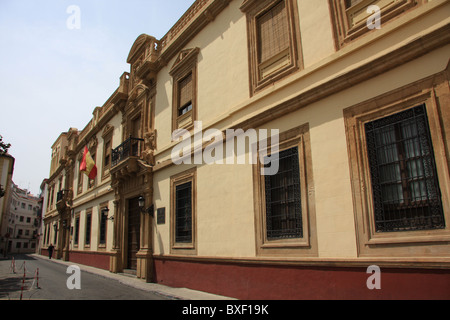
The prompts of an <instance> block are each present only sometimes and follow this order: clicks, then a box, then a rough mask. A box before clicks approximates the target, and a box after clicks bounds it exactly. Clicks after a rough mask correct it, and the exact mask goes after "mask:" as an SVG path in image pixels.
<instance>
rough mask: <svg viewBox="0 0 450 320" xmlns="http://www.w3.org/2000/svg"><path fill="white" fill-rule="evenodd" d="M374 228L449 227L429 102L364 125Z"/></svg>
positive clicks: (395, 229)
mask: <svg viewBox="0 0 450 320" xmlns="http://www.w3.org/2000/svg"><path fill="white" fill-rule="evenodd" d="M365 131H366V139H367V148H368V158H369V167H370V174H371V179H372V192H373V202H374V218H375V229H376V232H396V231H415V230H433V229H443V228H445V220H444V213H443V207H442V202H441V193H440V188H439V181H438V177H437V171H436V164H435V159H434V151H433V145H432V142H431V136H430V130H429V126H428V118H427V114H426V107H425V105H424V104H423V105H420V106H417V107H415V108H412V109H408V110H406V111H403V112H400V113H397V114H394V115H392V116H388V117H385V118H382V119H379V120H376V121H373V122H370V123H367V124H366V125H365Z"/></svg>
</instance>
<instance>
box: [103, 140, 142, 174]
mask: <svg viewBox="0 0 450 320" xmlns="http://www.w3.org/2000/svg"><path fill="white" fill-rule="evenodd" d="M142 141H144V139H139V138H133V137H129V138H128V139H127V140H125V141H124V142H123V143H122V144H121V145H120V146H118V147H117V148H116V149H114V150H113V151H112V154H111V166H112V167H115V166H117V165H118V164H119V163H121V162H122V161H124V160H126V159H128V158H129V157H139V156H140V153H141V142H142Z"/></svg>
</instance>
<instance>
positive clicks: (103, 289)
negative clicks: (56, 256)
mask: <svg viewBox="0 0 450 320" xmlns="http://www.w3.org/2000/svg"><path fill="white" fill-rule="evenodd" d="M24 268H26V272H25V285H24V290H21V288H22V282H23V278H24ZM15 269H16V270H15V271H16V273H13V272H12V270H11V260H0V300H9V299H11V300H18V299H20V296H21V293H22V299H23V300H167V298H166V297H163V296H160V295H158V294H156V293H153V292H147V291H143V290H139V289H136V288H132V287H129V286H126V285H124V284H122V283H120V282H119V281H116V280H113V279H108V278H104V277H101V276H98V275H95V274H92V273H87V272H83V271H81V277H80V280H81V281H80V282H81V290H76V289H74V290H70V289H68V288H67V280H68V278H69V277H70V276H71V275H72V274H68V273H67V266H65V265H61V264H58V263H54V262H52V261H50V260H45V259H35V258H33V257H31V256H27V255H16V256H15ZM37 269H39V278H38V280H39V288H36V286H37V281H36V270H37Z"/></svg>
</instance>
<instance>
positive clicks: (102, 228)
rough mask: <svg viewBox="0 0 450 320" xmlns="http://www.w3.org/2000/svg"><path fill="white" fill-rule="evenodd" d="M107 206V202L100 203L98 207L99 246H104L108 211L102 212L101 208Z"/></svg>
mask: <svg viewBox="0 0 450 320" xmlns="http://www.w3.org/2000/svg"><path fill="white" fill-rule="evenodd" d="M104 208H108V204H107V203H105V204H101V205H100V207H99V211H100V232H99V239H98V243H99V245H100V246H102V247H104V246H105V245H106V228H107V222H108V211H106V213H104V211H103V209H104Z"/></svg>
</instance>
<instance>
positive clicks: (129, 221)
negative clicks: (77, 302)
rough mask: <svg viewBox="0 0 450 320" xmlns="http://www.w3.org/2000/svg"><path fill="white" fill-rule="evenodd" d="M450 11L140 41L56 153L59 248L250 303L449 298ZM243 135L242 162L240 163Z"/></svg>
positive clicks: (250, 22)
mask: <svg viewBox="0 0 450 320" xmlns="http://www.w3.org/2000/svg"><path fill="white" fill-rule="evenodd" d="M449 12H450V1H448V0H433V1H430V0H417V1H413V0H403V1H394V0H352V1H344V0H314V1H311V0H197V1H195V2H194V3H193V5H192V6H191V7H190V8H189V9H188V10H187V12H186V13H185V14H184V15H183V16H182V17H181V18H180V19H179V21H178V22H177V23H176V24H175V25H174V26H173V27H172V28H171V29H170V30H169V31H168V33H167V34H166V35H165V36H164V37H163V38H162V39H159V40H158V39H155V38H154V37H152V36H149V35H146V34H142V35H141V36H139V37H138V38H137V39H136V41H135V42H134V44H133V46H132V48H131V50H130V53H129V55H128V59H127V62H128V63H129V64H130V72H129V73H128V72H127V73H124V74H123V75H122V77H121V78H120V85H119V87H118V89H117V90H116V91H115V92H114V93H113V94H112V96H111V98H110V99H108V100H107V102H106V103H105V104H104V105H103V106H102V107H98V108H95V110H94V113H93V118H92V120H91V121H90V122H89V124H88V125H87V126H86V127H85V128H84V129H83V130H82V131H81V132H78V131H77V130H71V131H70V132H69V133H68V134H67V135H66V134H63V135H62V136H61V138H60V140H57V141H56V142H55V145H54V146H53V153H54V155H55V157H56V158H53V159H52V167H51V168H52V169H51V177H50V178H49V181H48V190H49V192H48V193H47V194H46V196H47V201H48V203H47V212H46V215H45V219H44V220H45V227H44V237H43V238H44V239H45V240H44V245H43V248H45V246H46V245H48V244H49V243H54V244H56V245H57V254H58V257H61V258H63V259H65V260H70V261H74V262H81V263H85V264H89V265H92V266H96V267H100V268H104V269H109V270H110V271H111V272H114V273H122V272H127V273H133V274H135V275H136V277H138V278H140V279H144V280H145V281H148V282H157V283H162V284H166V285H170V286H176V287H187V288H192V289H199V290H204V291H209V292H213V293H218V294H223V295H227V296H234V297H237V298H240V299H282V300H283V299H360V298H365V299H376V298H381V299H382V298H385V299H392V298H425V297H426V298H441V299H442V298H447V299H448V298H449V297H450V293H449V287H450V271H449V270H450V244H449V243H450V174H449V172H450V170H449V168H450V167H449V163H450V154H449V150H450V149H449V137H450V120H449V119H450V99H449V97H450V88H449V79H450V72H449V68H450V67H449V57H450V46H449V43H450V18H449V14H448V13H449ZM380 17H381V21H380V20H379V18H380ZM380 22H381V23H380ZM199 124H200V127H199ZM239 129H241V130H242V132H247V133H248V135H247V138H246V139H245V141H246V143H247V145H246V146H245V148H243V149H242V150H244V151H243V155H245V160H246V161H244V162H243V163H242V164H237V162H238V160H242V159H238V156H239V155H237V154H235V153H237V151H239V148H235V146H234V145H232V148H226V147H225V146H224V144H225V142H229V141H230V140H233V139H234V136H231V138H232V139H229V138H230V137H229V136H228V133H229V132H230V131H232V132H235V131H237V130H239ZM252 130H253V131H252ZM263 130H266V131H271V130H277V131H278V133H279V134H278V136H277V137H275V136H274V137H273V138H270V137H269V136H268V135H266V136H265V137H263V136H259V137H255V139H254V138H253V136H252V134H251V133H252V132H256V131H258V132H263ZM174 133H180V134H181V136H178V137H176V135H174ZM198 135H200V139H195V138H196V137H195V136H198ZM192 136H194V139H193V140H192V139H191V137H192ZM180 138H183V139H182V141H181V139H180ZM185 138H186V139H185ZM188 139H191V140H188ZM235 140H238V139H235ZM242 140H244V139H242ZM269 142H270V143H269ZM86 147H87V148H88V150H89V151H90V153H91V155H92V157H93V159H94V160H95V162H96V164H97V169H98V174H97V176H96V177H95V178H94V179H88V178H87V176H86V175H84V173H82V172H81V171H80V164H81V163H82V159H83V150H84V149H85V148H86ZM227 147H228V145H227ZM58 148H59V149H58ZM236 149H237V151H236ZM181 151H182V152H181ZM277 151H279V152H277ZM174 154H175V156H179V155H180V154H181V155H182V157H181V160H183V161H181V163H179V162H178V163H177V162H176V161H174V158H173V156H174ZM275 155H278V165H279V167H278V170H277V171H276V172H274V174H273V175H266V176H264V175H262V174H261V172H262V170H265V169H267V167H268V164H266V163H265V162H266V161H267V160H270V159H271V158H270V157H273V156H275ZM205 156H206V157H205ZM225 156H227V157H226V158H227V159H226V160H227V161H226V162H225V159H223V158H224V157H225ZM253 156H256V158H257V159H258V160H257V161H254V162H250V159H253ZM207 157H209V159H210V160H211V158H213V159H214V160H215V161H213V162H214V163H212V162H210V161H209V162H206V159H207ZM199 159H200V160H199ZM274 159H275V158H274ZM228 161H230V162H231V163H229V162H228ZM372 265H376V266H378V267H379V268H381V272H382V275H381V279H382V290H370V288H369V287H368V286H367V283H366V281H367V280H368V277H369V275H368V274H367V270H368V269H369V270H372V269H370V268H369V267H370V266H372Z"/></svg>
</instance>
